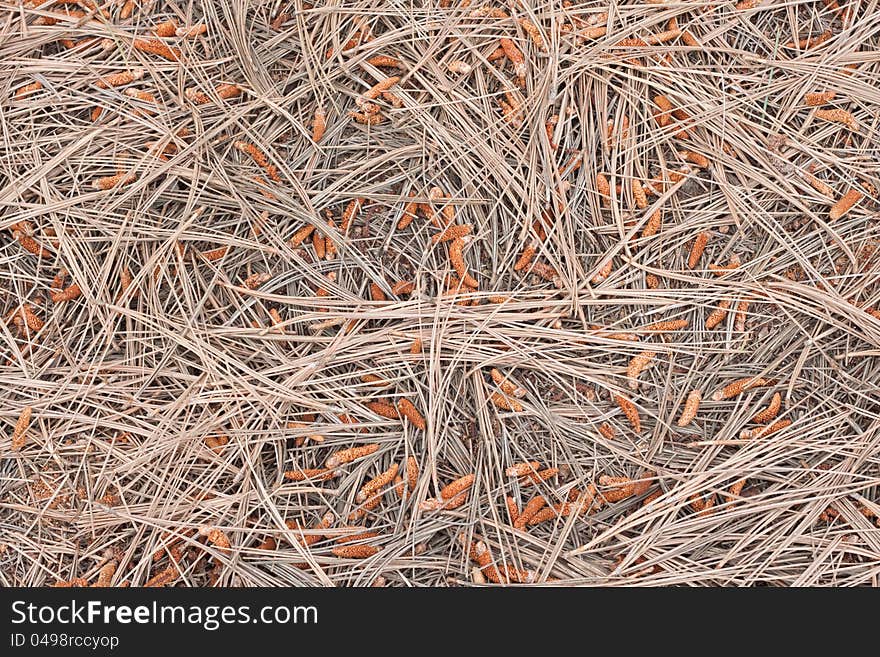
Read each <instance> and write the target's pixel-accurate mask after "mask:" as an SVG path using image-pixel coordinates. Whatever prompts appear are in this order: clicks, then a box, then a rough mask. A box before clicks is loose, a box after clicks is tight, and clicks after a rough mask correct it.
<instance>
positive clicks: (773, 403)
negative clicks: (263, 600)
mask: <svg viewBox="0 0 880 657" xmlns="http://www.w3.org/2000/svg"><path fill="white" fill-rule="evenodd" d="M781 407H782V395H780V394H779V393H778V392H777V393H774V394H773V397H772V398H771V399H770V403H769V404H768V405H767V408H765V409H764V410H762V411H761V412H760V413H758V414H757V415H755V416H754V417H753V418H752V422H755V423H756V424H767V423H768V422H770V420H772V419H774V418H775V417H776V415H777V414H778V413H779V409H780V408H781Z"/></svg>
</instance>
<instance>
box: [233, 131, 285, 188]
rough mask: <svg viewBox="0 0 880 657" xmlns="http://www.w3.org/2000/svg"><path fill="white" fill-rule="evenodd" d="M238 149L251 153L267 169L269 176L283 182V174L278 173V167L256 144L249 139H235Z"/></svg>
mask: <svg viewBox="0 0 880 657" xmlns="http://www.w3.org/2000/svg"><path fill="white" fill-rule="evenodd" d="M232 145H233V146H234V147H235V149H236V150H239V151H241V152H242V153H246V154H247V155H250V156H251V158H252V159H253V161H254V162H256V163H257V165H259V166H260V167H261V168H262V169H264V170H265V171H266V173H267V174H268V176H269V177H270V178H271V179H272V180H274V181H275V182H281V176H279V175H278V169H277V168H275V166H274V165H272V164H271V163H270V162H269V158H268V157H266V154H265V153H264V152H263V151H261V150H260V149H259V148H258V147H257V146H256V144H251V143H250V142H247V141H241V140H238V141H235V142H233V144H232Z"/></svg>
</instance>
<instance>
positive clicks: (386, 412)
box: [364, 401, 400, 420]
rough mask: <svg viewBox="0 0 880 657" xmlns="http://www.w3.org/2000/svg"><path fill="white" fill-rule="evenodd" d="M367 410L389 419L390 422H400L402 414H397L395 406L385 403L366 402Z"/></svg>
mask: <svg viewBox="0 0 880 657" xmlns="http://www.w3.org/2000/svg"><path fill="white" fill-rule="evenodd" d="M364 406H366V407H367V408H369V409H370V410H371V411H373V412H374V413H375V414H376V415H380V416H382V417H387V418H388V419H389V420H399V419H400V413H398V412H397V409H396V408H395V407H394V404H389V403H388V402H385V401H371V402H366V403H365V404H364Z"/></svg>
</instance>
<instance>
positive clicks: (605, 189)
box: [596, 173, 611, 208]
mask: <svg viewBox="0 0 880 657" xmlns="http://www.w3.org/2000/svg"><path fill="white" fill-rule="evenodd" d="M596 191H598V192H599V196H600V197H601V200H602V205H603V206H604V207H606V208H610V207H611V183H610V182H608V178H607V177H606V176H605V174H604V173H597V174H596Z"/></svg>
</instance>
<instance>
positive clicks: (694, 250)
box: [688, 231, 709, 269]
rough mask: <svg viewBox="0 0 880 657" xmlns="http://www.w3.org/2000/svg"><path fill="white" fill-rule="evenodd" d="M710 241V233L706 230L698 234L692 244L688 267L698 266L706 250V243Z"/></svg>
mask: <svg viewBox="0 0 880 657" xmlns="http://www.w3.org/2000/svg"><path fill="white" fill-rule="evenodd" d="M708 242H709V233H708V232H706V231H702V232H700V233H698V234H697V237H696V239H694V243H693V245H692V246H691V251H690V254H689V255H688V267H689V268H690V269H693V268H694V267H696V266H697V263H698V262H699V261H700V258H701V257H702V255H703V251H705V250H706V244H708Z"/></svg>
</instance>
